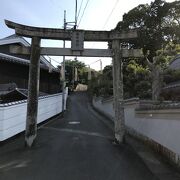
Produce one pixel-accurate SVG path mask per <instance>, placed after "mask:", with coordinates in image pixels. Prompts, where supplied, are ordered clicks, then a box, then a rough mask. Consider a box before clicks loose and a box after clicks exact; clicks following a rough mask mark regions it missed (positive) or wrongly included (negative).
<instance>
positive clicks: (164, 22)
mask: <svg viewBox="0 0 180 180" xmlns="http://www.w3.org/2000/svg"><path fill="white" fill-rule="evenodd" d="M179 9H180V1H175V2H172V3H167V2H165V1H163V0H155V1H154V2H152V3H151V4H150V5H148V4H142V5H139V6H137V7H135V8H133V9H132V10H130V11H129V12H128V13H126V14H124V16H123V21H121V22H119V23H118V24H117V27H116V30H119V31H122V30H129V29H138V32H139V38H137V40H133V41H130V42H129V43H126V44H125V45H126V46H128V47H130V48H142V49H143V53H144V55H145V56H146V58H145V59H146V65H147V66H148V67H149V69H150V70H151V77H152V97H153V99H154V100H158V98H159V94H160V93H159V92H160V85H161V83H160V82H161V81H160V79H161V78H159V77H160V76H161V73H160V72H161V69H162V68H164V67H166V66H167V64H168V62H167V61H168V60H170V58H167V57H165V56H168V54H167V52H168V51H166V52H165V51H164V50H165V49H166V48H167V46H168V45H170V44H179V37H180V24H179V18H180V17H179V16H180V14H179V11H180V10H179ZM123 45H124V44H123ZM171 48H172V47H171ZM173 51H174V50H173ZM164 52H165V53H164ZM168 53H170V54H171V52H170V51H169V52H168ZM158 81H159V82H158Z"/></svg>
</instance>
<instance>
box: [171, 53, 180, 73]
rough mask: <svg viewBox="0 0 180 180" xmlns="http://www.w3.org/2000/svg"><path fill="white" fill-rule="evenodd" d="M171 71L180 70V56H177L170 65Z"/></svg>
mask: <svg viewBox="0 0 180 180" xmlns="http://www.w3.org/2000/svg"><path fill="white" fill-rule="evenodd" d="M169 68H170V69H174V70H177V69H180V54H178V55H176V56H175V58H174V59H173V60H172V61H171V62H170V64H169Z"/></svg>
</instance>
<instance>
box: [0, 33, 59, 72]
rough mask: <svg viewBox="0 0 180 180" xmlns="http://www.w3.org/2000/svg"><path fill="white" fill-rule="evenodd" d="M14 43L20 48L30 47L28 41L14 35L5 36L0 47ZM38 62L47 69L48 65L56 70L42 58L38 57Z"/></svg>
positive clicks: (0, 41)
mask: <svg viewBox="0 0 180 180" xmlns="http://www.w3.org/2000/svg"><path fill="white" fill-rule="evenodd" d="M14 43H18V44H21V45H22V46H25V47H28V46H30V43H29V42H28V41H26V39H25V38H23V37H22V36H18V35H16V34H13V35H10V36H7V37H5V38H2V39H0V45H1V46H3V45H9V44H14ZM40 60H41V62H42V63H43V64H44V65H46V66H47V67H48V66H49V65H51V66H52V68H54V69H56V68H55V67H54V66H53V65H52V64H50V62H49V61H48V60H47V59H46V58H45V57H44V56H40Z"/></svg>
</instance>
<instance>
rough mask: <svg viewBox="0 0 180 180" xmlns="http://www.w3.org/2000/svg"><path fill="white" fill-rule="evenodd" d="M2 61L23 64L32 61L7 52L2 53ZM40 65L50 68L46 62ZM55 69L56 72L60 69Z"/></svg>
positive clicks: (0, 56) (43, 67)
mask: <svg viewBox="0 0 180 180" xmlns="http://www.w3.org/2000/svg"><path fill="white" fill-rule="evenodd" d="M0 61H7V62H12V63H17V64H22V65H27V66H28V65H29V64H30V61H29V60H27V59H23V58H19V57H15V56H11V55H7V54H4V53H0ZM40 67H41V68H42V69H46V70H49V67H47V66H46V65H44V64H40ZM53 71H54V72H58V70H57V69H55V68H53Z"/></svg>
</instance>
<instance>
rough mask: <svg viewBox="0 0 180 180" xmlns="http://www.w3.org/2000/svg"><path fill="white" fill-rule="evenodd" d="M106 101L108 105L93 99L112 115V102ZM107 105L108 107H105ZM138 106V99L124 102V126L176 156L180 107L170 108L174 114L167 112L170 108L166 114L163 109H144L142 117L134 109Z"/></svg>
mask: <svg viewBox="0 0 180 180" xmlns="http://www.w3.org/2000/svg"><path fill="white" fill-rule="evenodd" d="M108 103H109V105H107V102H106V103H102V101H101V100H93V105H94V107H95V108H97V109H99V110H100V111H101V112H104V113H105V114H106V115H108V116H113V117H114V111H113V109H112V104H113V102H112V101H109V102H108ZM108 106H109V107H110V108H109V109H107V107H108ZM138 106H139V102H138V101H135V102H134V103H131V104H129V105H128V104H126V103H125V110H124V111H125V124H126V126H127V127H130V128H131V129H133V130H135V131H136V132H137V133H139V134H141V135H144V136H145V137H148V138H150V139H152V140H154V141H155V142H157V143H159V144H161V145H162V146H164V147H166V148H168V149H169V150H171V151H172V152H174V153H175V154H176V155H177V156H178V155H180V109H176V110H172V111H174V114H173V113H172V114H171V113H169V111H170V112H171V109H168V110H167V111H168V114H166V113H167V112H166V111H165V110H163V111H161V110H154V111H153V112H152V111H151V112H149V111H145V114H146V115H144V117H143V115H141V116H139V115H138V111H135V108H136V107H138Z"/></svg>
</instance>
